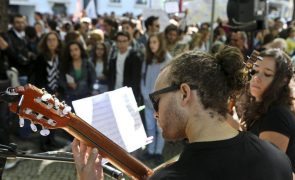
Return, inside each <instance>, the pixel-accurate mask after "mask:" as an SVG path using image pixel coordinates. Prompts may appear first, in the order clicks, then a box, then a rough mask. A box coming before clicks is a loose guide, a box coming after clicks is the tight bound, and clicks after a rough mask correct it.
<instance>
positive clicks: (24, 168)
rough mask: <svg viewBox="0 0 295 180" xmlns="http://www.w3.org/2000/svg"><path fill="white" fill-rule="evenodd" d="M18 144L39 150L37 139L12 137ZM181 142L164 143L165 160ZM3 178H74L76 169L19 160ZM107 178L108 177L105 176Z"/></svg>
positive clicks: (44, 179)
mask: <svg viewBox="0 0 295 180" xmlns="http://www.w3.org/2000/svg"><path fill="white" fill-rule="evenodd" d="M13 141H14V142H15V143H16V144H17V145H18V149H22V150H24V149H25V150H27V149H30V150H32V151H33V153H37V152H40V149H39V148H38V143H37V142H38V139H36V138H31V139H30V140H19V139H17V138H13ZM182 147H183V143H181V142H179V143H166V145H165V148H164V158H165V161H167V160H169V159H171V158H172V157H175V156H176V155H177V154H178V153H179V152H180V151H181V149H182ZM143 152H144V151H142V150H141V151H137V152H136V155H141V154H142V153H143ZM144 164H146V165H147V166H148V167H150V168H154V167H156V166H158V165H159V164H155V163H154V162H153V161H146V162H144ZM2 179H3V180H76V179H77V177H76V171H75V167H74V165H73V164H70V163H62V162H52V161H48V160H44V161H40V160H27V159H26V160H21V161H19V162H18V164H17V165H16V166H15V167H14V168H11V169H9V170H5V171H4V174H3V176H2ZM106 179H109V178H106Z"/></svg>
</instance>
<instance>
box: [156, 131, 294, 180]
mask: <svg viewBox="0 0 295 180" xmlns="http://www.w3.org/2000/svg"><path fill="white" fill-rule="evenodd" d="M158 179H167V180H168V179H169V180H171V179H172V180H173V179H175V180H186V179H190V180H191V179H193V180H237V179H239V180H291V179H292V168H291V164H290V161H289V159H288V157H287V156H286V155H285V153H283V152H281V151H280V150H278V149H277V148H275V147H274V146H273V145H271V144H270V143H268V142H266V141H262V140H260V139H259V138H258V137H257V136H255V135H252V134H251V133H248V132H241V133H239V135H237V136H236V137H234V138H231V139H228V140H222V141H211V142H196V143H191V144H188V145H187V146H186V147H185V149H184V151H183V153H182V154H181V155H180V158H179V160H178V161H177V162H175V163H174V164H171V165H168V166H166V167H164V168H162V169H160V170H159V171H156V172H155V173H154V175H153V176H151V177H150V180H158Z"/></svg>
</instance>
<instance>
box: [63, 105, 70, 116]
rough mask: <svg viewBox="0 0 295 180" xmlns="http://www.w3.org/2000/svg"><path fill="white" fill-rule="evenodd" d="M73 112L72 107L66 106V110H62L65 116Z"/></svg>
mask: <svg viewBox="0 0 295 180" xmlns="http://www.w3.org/2000/svg"><path fill="white" fill-rule="evenodd" d="M71 110H72V108H71V106H68V105H65V107H64V109H63V110H62V113H63V114H64V115H67V114H69V112H71Z"/></svg>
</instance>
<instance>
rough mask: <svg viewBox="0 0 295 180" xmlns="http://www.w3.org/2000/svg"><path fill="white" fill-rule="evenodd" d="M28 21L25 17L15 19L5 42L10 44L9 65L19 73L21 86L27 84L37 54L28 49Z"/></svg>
mask: <svg viewBox="0 0 295 180" xmlns="http://www.w3.org/2000/svg"><path fill="white" fill-rule="evenodd" d="M25 27H26V20H25V17H24V16H23V15H20V14H18V15H15V16H14V17H13V22H12V28H11V29H10V30H9V31H8V32H7V33H6V35H5V37H4V38H5V40H6V41H7V43H8V49H7V51H8V53H9V55H10V57H11V58H10V59H9V63H10V65H11V66H12V67H15V68H16V69H17V70H18V71H19V81H20V83H21V85H24V84H26V83H27V81H28V78H29V76H30V73H31V72H32V62H33V60H34V59H35V56H36V55H35V54H34V53H33V52H31V51H29V49H28V42H27V40H26V37H25V36H26V34H25Z"/></svg>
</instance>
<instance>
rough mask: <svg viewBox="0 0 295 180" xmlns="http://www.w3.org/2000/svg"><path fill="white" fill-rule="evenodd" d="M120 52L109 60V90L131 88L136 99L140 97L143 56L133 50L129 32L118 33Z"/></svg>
mask: <svg viewBox="0 0 295 180" xmlns="http://www.w3.org/2000/svg"><path fill="white" fill-rule="evenodd" d="M116 45H117V47H118V51H117V53H116V55H115V56H114V57H112V58H111V59H110V60H109V69H108V82H109V90H114V89H118V88H121V87H123V86H128V87H131V88H132V90H133V93H134V96H135V98H136V99H138V98H139V97H140V79H141V65H142V58H143V55H142V53H141V52H140V51H135V50H133V49H132V48H131V47H130V46H129V45H130V36H129V34H128V33H127V32H118V33H117V36H116Z"/></svg>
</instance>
